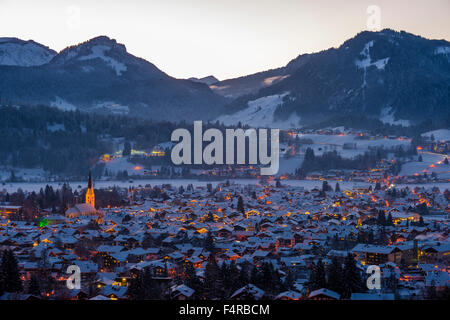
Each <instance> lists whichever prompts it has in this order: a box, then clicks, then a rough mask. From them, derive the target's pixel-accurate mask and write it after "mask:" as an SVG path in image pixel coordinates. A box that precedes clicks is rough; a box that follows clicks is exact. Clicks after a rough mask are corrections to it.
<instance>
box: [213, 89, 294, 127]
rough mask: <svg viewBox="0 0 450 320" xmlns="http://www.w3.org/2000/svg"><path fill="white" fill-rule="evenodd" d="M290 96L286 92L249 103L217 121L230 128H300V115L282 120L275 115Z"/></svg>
mask: <svg viewBox="0 0 450 320" xmlns="http://www.w3.org/2000/svg"><path fill="white" fill-rule="evenodd" d="M288 95H289V92H285V93H283V94H279V95H273V96H268V97H262V98H259V99H256V100H254V101H249V102H248V107H247V108H245V109H243V110H240V111H238V112H236V113H233V114H227V115H222V116H220V117H219V118H217V119H216V120H217V121H219V122H221V123H223V124H225V125H228V126H233V125H236V124H238V123H241V124H242V125H248V126H250V127H254V128H276V129H290V128H298V127H299V126H300V125H299V123H300V117H299V116H298V115H296V114H293V115H292V116H291V117H289V118H288V119H285V120H280V119H277V118H276V116H275V114H274V113H275V111H276V110H277V108H278V107H279V106H281V105H282V104H283V98H285V97H287V96H288Z"/></svg>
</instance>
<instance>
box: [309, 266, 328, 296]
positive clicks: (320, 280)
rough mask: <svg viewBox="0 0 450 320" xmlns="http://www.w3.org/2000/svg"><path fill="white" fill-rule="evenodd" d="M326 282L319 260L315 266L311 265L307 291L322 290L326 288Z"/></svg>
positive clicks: (323, 269) (323, 268)
mask: <svg viewBox="0 0 450 320" xmlns="http://www.w3.org/2000/svg"><path fill="white" fill-rule="evenodd" d="M326 286H327V282H326V277H325V267H324V266H323V263H322V260H319V261H318V262H317V263H316V264H313V267H312V270H311V274H310V278H309V285H308V287H309V291H310V292H311V291H314V290H318V289H322V288H326Z"/></svg>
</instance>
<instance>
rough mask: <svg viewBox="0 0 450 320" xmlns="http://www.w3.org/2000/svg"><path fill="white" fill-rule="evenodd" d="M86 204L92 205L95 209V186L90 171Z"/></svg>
mask: <svg viewBox="0 0 450 320" xmlns="http://www.w3.org/2000/svg"><path fill="white" fill-rule="evenodd" d="M86 203H89V204H91V205H92V206H93V207H94V208H95V195H94V186H93V185H92V175H91V172H90V171H89V181H88V187H87V190H86Z"/></svg>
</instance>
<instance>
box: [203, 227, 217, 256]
mask: <svg viewBox="0 0 450 320" xmlns="http://www.w3.org/2000/svg"><path fill="white" fill-rule="evenodd" d="M203 247H204V248H205V249H206V250H208V251H209V252H211V254H213V253H214V252H215V245H214V237H213V235H212V233H211V231H208V233H207V234H206V238H205V240H204V244H203Z"/></svg>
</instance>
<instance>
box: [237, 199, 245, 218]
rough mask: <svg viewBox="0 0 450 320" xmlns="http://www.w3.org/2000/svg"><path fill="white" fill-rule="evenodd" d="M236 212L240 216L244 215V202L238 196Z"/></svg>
mask: <svg viewBox="0 0 450 320" xmlns="http://www.w3.org/2000/svg"><path fill="white" fill-rule="evenodd" d="M237 210H238V211H239V212H240V213H242V214H244V213H245V208H244V200H243V199H242V196H239V198H238V202H237Z"/></svg>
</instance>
